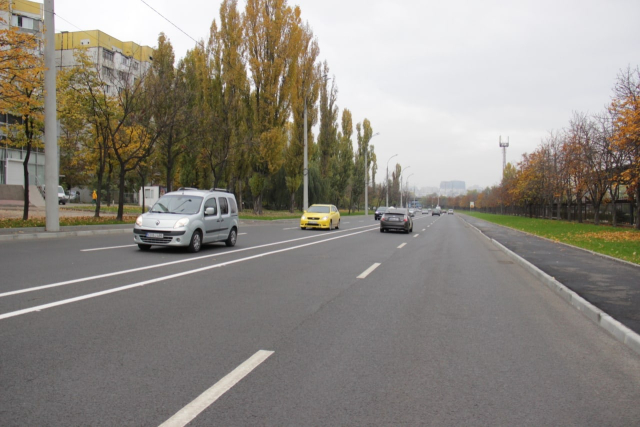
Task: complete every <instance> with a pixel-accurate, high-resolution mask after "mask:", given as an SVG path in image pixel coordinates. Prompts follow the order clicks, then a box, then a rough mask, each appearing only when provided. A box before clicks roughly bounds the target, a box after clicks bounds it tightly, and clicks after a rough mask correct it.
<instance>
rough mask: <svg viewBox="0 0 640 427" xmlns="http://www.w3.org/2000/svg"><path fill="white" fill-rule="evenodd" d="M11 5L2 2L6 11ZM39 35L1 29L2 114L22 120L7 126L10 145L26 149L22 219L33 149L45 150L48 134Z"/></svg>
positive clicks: (26, 211)
mask: <svg viewBox="0 0 640 427" xmlns="http://www.w3.org/2000/svg"><path fill="white" fill-rule="evenodd" d="M6 8H7V2H6V1H3V2H1V3H0V9H2V10H6ZM41 47H42V40H41V39H40V38H39V37H38V35H37V33H26V32H22V31H20V30H19V29H18V28H17V27H9V28H7V29H3V30H0V113H2V114H9V115H11V116H14V117H16V118H18V120H17V122H18V123H17V124H16V125H12V126H7V129H5V131H6V132H5V133H6V134H7V142H8V144H9V145H10V146H12V147H21V148H24V150H25V158H24V161H23V176H24V184H25V185H24V208H23V213H22V219H24V220H27V219H28V218H29V168H28V164H29V158H30V156H31V150H32V149H33V148H36V147H42V146H43V143H42V134H43V131H44V124H43V120H44V71H45V68H44V57H43V55H42V52H41Z"/></svg>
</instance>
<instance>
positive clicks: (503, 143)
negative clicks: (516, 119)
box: [499, 135, 509, 175]
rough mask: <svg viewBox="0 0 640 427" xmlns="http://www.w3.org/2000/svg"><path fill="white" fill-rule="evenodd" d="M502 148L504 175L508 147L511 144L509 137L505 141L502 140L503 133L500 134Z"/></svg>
mask: <svg viewBox="0 0 640 427" xmlns="http://www.w3.org/2000/svg"><path fill="white" fill-rule="evenodd" d="M499 142H500V148H502V174H503V175H504V168H506V167H507V147H508V146H509V137H507V140H506V141H505V142H502V135H500V139H499Z"/></svg>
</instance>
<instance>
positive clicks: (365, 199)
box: [364, 132, 380, 216]
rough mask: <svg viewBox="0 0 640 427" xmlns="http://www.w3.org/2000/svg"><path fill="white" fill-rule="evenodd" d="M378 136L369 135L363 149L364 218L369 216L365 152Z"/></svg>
mask: <svg viewBox="0 0 640 427" xmlns="http://www.w3.org/2000/svg"><path fill="white" fill-rule="evenodd" d="M378 135H380V132H376V133H374V134H373V135H371V138H369V141H367V146H365V147H364V216H367V215H369V188H368V187H369V168H368V167H367V150H368V149H369V147H368V146H369V142H371V140H372V139H373V137H374V136H378Z"/></svg>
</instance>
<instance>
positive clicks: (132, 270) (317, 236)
mask: <svg viewBox="0 0 640 427" xmlns="http://www.w3.org/2000/svg"><path fill="white" fill-rule="evenodd" d="M360 228H366V227H356V228H354V229H352V230H358V229H360ZM346 232H347V230H340V231H334V232H333V233H346ZM319 237H325V236H323V235H321V234H317V235H313V236H307V237H299V238H296V239H291V240H283V241H281V242H274V243H267V244H264V245H258V246H251V247H249V248H243V249H234V250H231V251H226V252H220V253H215V254H211V255H203V256H199V257H193V258H187V259H181V260H178V261H170V262H165V263H163V264H153V265H147V266H144V267H137V268H132V269H129V270H121V271H114V272H112V273H105V274H98V275H96V276H88V277H81V278H80V279H73V280H66V281H64V282H57V283H51V284H49V285H42V286H35V287H33V288H25V289H18V290H15V291H9V292H4V293H0V298H2V297H8V296H11V295H17V294H23V293H27V292H35V291H41V290H43V289H49V288H56V287H58V286H66V285H71V284H74V283H81V282H88V281H90V280H97V279H104V278H107V277H113V276H119V275H121V274H128V273H135V272H138V271H143V270H150V269H153V268H159V267H166V266H169V265H174V264H182V263H185V262H191V261H198V260H202V259H206V258H213V257H217V256H222V255H228V254H234V253H238V252H244V251H251V250H254V249H261V248H266V247H269V246H275V245H282V244H285V243H291V242H296V241H299V240H307V239H317V238H319Z"/></svg>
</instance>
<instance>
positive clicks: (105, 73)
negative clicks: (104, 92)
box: [102, 65, 113, 79]
mask: <svg viewBox="0 0 640 427" xmlns="http://www.w3.org/2000/svg"><path fill="white" fill-rule="evenodd" d="M102 78H104V79H113V69H112V68H109V67H105V66H104V65H103V66H102Z"/></svg>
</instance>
